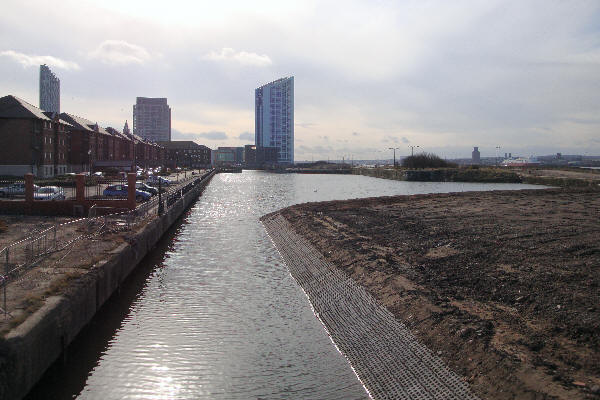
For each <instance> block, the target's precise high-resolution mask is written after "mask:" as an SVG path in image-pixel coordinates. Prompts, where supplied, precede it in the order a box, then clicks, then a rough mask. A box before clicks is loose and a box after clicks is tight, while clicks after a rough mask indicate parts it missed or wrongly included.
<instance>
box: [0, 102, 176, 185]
mask: <svg viewBox="0 0 600 400" xmlns="http://www.w3.org/2000/svg"><path fill="white" fill-rule="evenodd" d="M165 156H166V151H165V149H164V147H161V146H159V145H157V144H156V143H151V142H149V141H145V140H143V139H142V138H140V137H139V136H137V135H133V134H131V133H130V132H129V129H128V128H127V123H126V124H125V129H124V132H119V131H117V130H116V129H114V128H106V129H104V128H102V127H100V126H99V125H98V123H97V122H93V121H90V120H88V119H86V118H82V117H79V116H76V115H73V114H69V113H65V112H63V113H61V114H57V113H54V112H44V111H42V110H41V109H39V108H37V107H35V106H33V105H31V104H30V103H28V102H26V101H24V100H22V99H20V98H18V97H16V96H12V95H8V96H4V97H2V98H0V175H13V176H23V175H24V174H26V173H33V174H34V175H35V176H38V177H43V178H46V177H52V176H55V175H63V174H65V173H67V172H87V171H101V170H106V169H109V168H116V169H118V170H121V171H129V170H132V169H134V168H135V165H136V164H137V165H139V166H147V167H157V166H161V165H163V164H164V162H165ZM134 159H135V163H134V161H133V160H134Z"/></svg>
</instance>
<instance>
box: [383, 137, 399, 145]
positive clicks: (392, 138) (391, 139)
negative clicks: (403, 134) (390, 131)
mask: <svg viewBox="0 0 600 400" xmlns="http://www.w3.org/2000/svg"><path fill="white" fill-rule="evenodd" d="M382 142H384V143H389V142H392V143H396V144H397V143H398V142H399V140H398V138H397V137H396V136H386V137H385V138H383V140H382Z"/></svg>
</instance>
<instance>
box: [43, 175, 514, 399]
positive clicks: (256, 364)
mask: <svg viewBox="0 0 600 400" xmlns="http://www.w3.org/2000/svg"><path fill="white" fill-rule="evenodd" d="M517 187H523V186H518V185H482V184H451V183H414V182H396V181H389V180H383V179H375V178H368V177H362V176H336V175H278V174H269V173H265V172H259V171H245V172H244V173H242V174H221V175H217V176H216V177H215V178H214V179H213V181H212V182H211V184H210V185H209V186H208V187H207V189H206V190H205V192H204V194H203V196H202V198H201V199H200V201H198V203H197V204H196V205H195V206H194V207H193V209H192V210H191V211H190V212H189V213H188V215H187V216H186V218H185V222H184V224H182V225H181V227H180V229H179V230H178V232H177V234H176V235H175V236H174V240H173V241H172V243H171V245H170V246H169V247H168V249H166V250H165V249H162V250H160V251H159V252H158V253H157V256H156V257H155V258H153V259H150V260H149V261H148V265H146V266H145V267H143V268H142V270H143V269H144V268H148V269H149V270H150V271H151V272H150V273H149V274H147V275H146V276H145V277H144V283H143V286H142V287H141V288H139V287H138V289H137V290H138V292H137V294H136V296H135V297H133V298H131V299H130V301H129V302H128V303H126V304H125V305H124V304H122V303H121V304H120V305H119V304H117V305H116V306H115V307H125V310H119V309H115V310H110V309H109V310H108V311H105V312H104V314H109V315H111V314H117V315H118V316H119V318H120V321H121V322H120V324H119V325H118V328H116V329H115V330H114V331H113V334H112V335H111V336H110V338H109V339H108V342H106V341H104V346H103V347H102V350H101V351H100V352H98V353H92V354H93V357H95V362H94V363H93V366H92V367H91V368H87V369H84V370H83V371H82V372H81V373H80V376H81V378H80V379H81V381H85V384H84V385H83V388H82V386H81V385H80V386H77V388H76V390H74V391H73V392H72V393H71V394H78V396H79V398H82V399H125V398H126V399H190V398H210V399H248V398H265V399H266V398H269V399H270V398H273V399H275V398H302V399H310V398H314V399H322V398H327V399H359V398H366V393H365V391H364V389H363V388H362V387H361V385H360V383H359V382H358V380H357V379H356V377H355V376H354V374H353V372H352V370H351V369H350V367H349V366H348V364H347V362H346V360H345V359H344V358H343V356H342V355H340V354H339V353H338V352H337V351H336V349H335V347H334V346H333V345H332V343H331V342H330V340H329V338H328V337H327V335H326V333H325V331H324V329H323V328H322V326H321V325H320V323H319V322H318V320H317V319H316V318H315V317H314V315H313V314H312V311H311V308H310V306H309V304H308V302H307V299H306V297H305V296H304V294H303V292H302V291H301V289H300V288H298V287H297V285H296V284H295V282H294V281H293V279H292V278H291V276H290V275H289V274H288V272H287V269H286V267H285V265H283V264H282V261H281V260H280V258H279V255H278V254H277V252H276V250H275V248H274V247H273V246H272V244H271V242H270V240H269V238H268V237H267V235H266V234H265V232H264V229H263V227H262V225H260V223H259V221H258V218H259V217H260V216H261V215H263V214H266V213H268V212H271V211H274V210H277V209H280V208H282V207H285V206H288V205H291V204H294V203H300V202H307V201H319V200H332V199H345V198H356V197H370V196H381V195H395V194H413V193H427V192H449V191H464V190H489V189H510V188H517ZM99 318H100V321H101V319H102V318H109V317H107V316H104V317H102V316H100V317H99ZM95 323H96V324H98V323H99V322H98V320H96V322H95ZM88 340H92V341H94V340H99V338H97V337H94V336H93V335H92V336H91V337H90V339H88ZM85 341H86V338H85V335H84V337H83V338H81V339H80V340H79V342H82V343H84V344H83V345H80V347H79V351H81V352H82V354H81V355H76V356H75V357H72V358H75V359H76V358H77V357H85V356H86V355H85V354H84V353H85V350H84V348H85ZM70 363H73V361H70ZM69 368H70V367H69V365H67V369H66V370H65V372H63V374H64V375H71V374H75V375H77V371H74V370H72V369H69ZM56 378H57V379H59V381H60V379H61V375H60V374H58V375H57V376H56ZM53 391H54V392H53ZM43 392H44V393H46V394H48V393H56V388H54V387H53V385H52V384H49V385H47V387H46V388H45V389H44V390H43ZM51 397H55V398H59V397H63V398H66V397H67V396H64V394H63V395H57V396H51ZM68 397H70V396H68Z"/></svg>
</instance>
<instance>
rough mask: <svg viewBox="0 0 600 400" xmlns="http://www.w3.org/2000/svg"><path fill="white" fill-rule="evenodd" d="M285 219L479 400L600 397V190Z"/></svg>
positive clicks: (435, 198)
mask: <svg viewBox="0 0 600 400" xmlns="http://www.w3.org/2000/svg"><path fill="white" fill-rule="evenodd" d="M281 214H282V215H283V216H284V217H285V218H286V219H287V220H288V221H290V222H291V223H292V225H293V226H294V229H296V231H297V232H298V233H299V234H301V235H303V236H304V237H305V238H307V239H308V240H309V241H310V242H311V243H313V245H315V247H316V248H317V249H319V250H320V251H321V252H322V253H323V254H324V255H325V257H326V258H327V259H328V260H329V261H330V262H332V263H333V264H334V265H336V266H337V267H339V268H340V269H342V270H343V271H344V272H345V273H347V274H348V275H349V276H351V277H352V278H353V279H355V280H356V281H357V282H358V283H360V284H362V285H363V286H364V287H366V288H367V289H368V290H369V291H370V292H371V294H373V295H374V296H375V297H376V298H377V299H378V300H379V301H380V302H381V303H382V304H384V305H385V306H386V307H387V308H388V309H389V310H390V311H392V312H393V313H394V315H395V316H396V317H397V318H399V319H400V320H401V321H403V322H404V323H405V324H406V325H407V326H408V327H410V329H411V330H412V332H413V333H414V334H415V335H416V336H417V337H418V338H419V339H420V340H421V341H422V342H423V343H424V344H425V345H426V346H428V347H429V348H430V349H431V350H433V351H434V352H435V353H437V354H438V355H439V356H440V357H441V358H443V359H444V360H445V361H446V363H447V364H448V365H449V366H450V368H452V369H453V370H454V371H455V372H457V373H459V374H461V375H462V376H463V377H464V378H465V380H466V381H467V382H468V383H469V384H470V385H471V388H472V390H473V391H474V392H475V393H477V394H478V395H479V396H481V397H482V398H486V399H517V398H518V399H553V398H559V399H597V398H600V351H599V343H600V341H599V338H600V289H599V283H600V241H599V240H598V238H599V237H600V192H599V191H597V190H581V189H569V190H558V189H551V190H526V191H497V192H471V193H455V194H435V195H418V196H397V197H383V198H371V199H359V200H350V201H334V202H324V203H309V204H303V205H299V206H293V207H290V208H286V209H284V210H282V211H281Z"/></svg>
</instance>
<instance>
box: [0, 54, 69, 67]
mask: <svg viewBox="0 0 600 400" xmlns="http://www.w3.org/2000/svg"><path fill="white" fill-rule="evenodd" d="M0 56H4V57H9V58H11V59H13V60H14V61H16V62H18V63H19V64H21V65H22V66H23V67H37V66H39V65H41V64H46V65H48V66H50V67H55V68H60V69H66V70H77V69H80V68H79V65H78V64H77V63H76V62H73V61H66V60H62V59H60V58H57V57H54V56H32V55H29V54H24V53H19V52H17V51H14V50H5V51H0Z"/></svg>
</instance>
